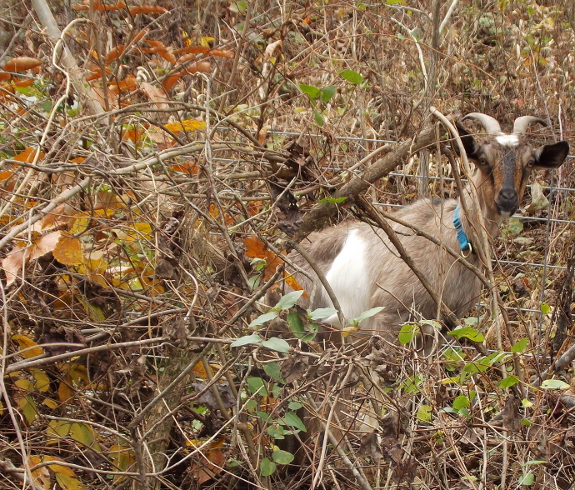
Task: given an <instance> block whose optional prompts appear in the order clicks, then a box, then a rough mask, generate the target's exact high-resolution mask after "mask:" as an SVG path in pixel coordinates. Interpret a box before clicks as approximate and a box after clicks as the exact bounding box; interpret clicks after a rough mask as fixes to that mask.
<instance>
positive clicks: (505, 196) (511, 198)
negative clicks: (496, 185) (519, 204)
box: [499, 189, 517, 202]
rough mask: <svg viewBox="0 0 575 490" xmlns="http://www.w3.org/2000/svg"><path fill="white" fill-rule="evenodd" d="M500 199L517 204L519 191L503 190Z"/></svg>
mask: <svg viewBox="0 0 575 490" xmlns="http://www.w3.org/2000/svg"><path fill="white" fill-rule="evenodd" d="M499 198H500V199H501V200H503V201H507V202H515V201H517V191H516V190H515V189H501V190H500V191H499Z"/></svg>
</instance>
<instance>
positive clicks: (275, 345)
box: [262, 337, 289, 353]
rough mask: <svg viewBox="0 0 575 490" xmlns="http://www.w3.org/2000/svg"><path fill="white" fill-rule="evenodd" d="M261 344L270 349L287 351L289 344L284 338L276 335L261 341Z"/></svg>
mask: <svg viewBox="0 0 575 490" xmlns="http://www.w3.org/2000/svg"><path fill="white" fill-rule="evenodd" d="M262 346H264V347H266V348H267V349H270V350H275V351H276V352H284V353H287V352H289V344H288V343H287V342H286V341H285V340H284V339H279V338H277V337H272V338H271V339H269V340H264V341H262Z"/></svg>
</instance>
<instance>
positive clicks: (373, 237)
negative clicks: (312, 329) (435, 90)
mask: <svg viewBox="0 0 575 490" xmlns="http://www.w3.org/2000/svg"><path fill="white" fill-rule="evenodd" d="M464 119H475V120H476V121H478V122H479V123H481V124H482V126H483V127H484V128H485V130H486V133H487V136H486V137H485V139H483V140H477V139H476V137H475V136H473V135H471V134H470V133H469V132H468V131H467V130H466V129H465V128H464V127H463V126H462V125H461V124H460V123H458V124H457V129H458V132H459V134H460V137H461V140H462V143H463V146H464V148H465V152H466V154H467V157H468V158H469V159H470V160H471V161H473V162H474V164H475V167H476V169H475V171H474V174H473V176H472V177H471V179H470V182H469V183H468V184H467V186H466V187H465V188H464V190H463V193H464V195H466V196H467V197H466V199H464V202H465V203H466V204H468V205H472V206H474V205H475V203H474V202H473V200H472V199H471V194H470V187H469V186H474V187H475V188H476V189H477V195H478V201H479V202H478V205H479V211H480V212H481V213H482V215H483V218H484V221H485V227H486V231H487V233H488V234H489V236H490V237H491V238H494V237H496V236H497V234H498V232H499V228H500V226H501V224H502V222H503V221H504V220H505V219H506V218H508V217H510V216H512V215H513V213H515V211H516V210H517V207H518V206H519V203H520V202H521V200H522V198H523V194H524V192H525V187H526V185H527V180H528V178H529V175H530V174H531V172H532V170H533V169H535V168H548V169H551V168H558V167H559V166H561V165H562V164H563V162H564V160H565V158H566V157H567V154H568V152H569V145H568V143H567V142H566V141H561V142H559V143H555V144H550V145H543V146H541V147H539V148H533V147H532V146H530V145H529V143H528V142H527V138H526V135H525V132H526V130H527V128H528V127H529V125H530V124H532V123H540V124H543V125H546V123H545V121H543V120H541V119H538V118H536V117H533V116H523V117H519V118H517V119H516V121H515V123H514V127H513V132H512V134H505V133H503V132H502V131H501V127H500V125H499V123H498V122H497V120H496V119H494V118H493V117H491V116H488V115H486V114H482V113H472V114H468V115H467V116H465V117H464V118H463V119H462V121H463V120H464ZM460 208H461V204H460V199H457V200H453V199H450V200H445V201H440V200H430V199H422V200H419V201H416V202H415V203H413V204H411V205H409V206H407V207H405V208H403V209H402V210H400V211H398V212H396V213H395V214H394V216H395V217H397V218H400V219H401V220H403V221H404V222H408V223H410V224H412V225H414V227H417V228H419V229H421V230H423V231H424V232H426V233H427V234H429V235H433V236H435V237H437V238H439V239H440V240H441V243H443V244H445V245H446V246H447V247H450V248H451V249H455V250H461V253H462V255H464V256H466V258H467V260H468V261H469V262H470V263H471V264H473V265H475V266H476V267H480V260H479V258H478V256H477V255H476V254H475V253H473V249H472V246H471V244H470V243H469V241H468V240H469V239H468V237H469V236H471V234H470V231H471V229H472V223H470V222H469V221H468V217H467V214H466V213H463V212H461V211H460ZM454 223H455V224H454ZM390 224H391V225H392V228H393V229H394V230H395V232H396V234H397V236H398V237H399V239H400V241H401V244H402V245H403V247H404V249H405V250H406V252H407V254H408V255H409V256H410V257H411V258H412V259H413V262H414V264H415V266H416V267H417V269H419V271H421V272H422V273H423V275H424V276H425V277H426V279H427V281H428V283H429V284H430V285H431V286H432V288H433V289H434V290H435V291H436V292H438V293H439V295H440V297H441V299H442V301H443V302H444V304H445V305H446V306H447V308H449V310H451V311H452V312H453V313H454V314H455V315H456V316H457V317H459V318H461V317H462V316H464V315H465V314H466V313H468V312H469V310H470V309H471V308H472V307H473V305H474V304H476V303H477V300H478V299H479V296H480V293H481V282H480V280H479V279H478V277H477V275H476V274H475V273H474V272H472V271H471V270H470V269H469V268H467V267H465V266H464V265H462V264H461V262H460V260H459V258H456V257H454V256H453V255H452V254H449V253H448V252H447V251H446V250H445V247H442V246H441V245H437V244H435V243H433V242H432V241H430V240H428V239H427V238H425V237H423V236H418V235H417V234H416V233H415V232H414V231H413V230H412V229H410V228H407V227H405V226H402V225H400V224H397V223H395V222H390ZM300 246H301V247H302V248H303V249H304V250H305V251H306V252H307V254H309V256H310V257H311V258H312V259H313V261H314V262H315V265H316V266H317V268H319V270H320V271H321V272H322V273H323V275H324V276H325V279H326V280H327V282H328V283H329V285H330V286H331V288H332V290H333V292H334V293H335V296H336V298H337V300H338V302H339V304H340V306H341V310H342V311H341V313H342V314H343V316H344V317H345V318H347V319H354V318H357V317H358V316H359V315H360V314H361V313H362V312H364V311H367V310H369V309H370V308H374V307H378V306H383V307H384V309H383V310H382V311H381V312H379V313H377V314H376V315H375V316H373V317H372V318H369V319H365V320H363V321H362V322H361V324H360V325H359V326H360V332H362V333H363V334H366V333H368V332H372V333H377V334H379V335H381V336H382V337H384V338H386V339H387V340H391V341H395V340H396V339H397V333H398V332H399V330H400V328H401V326H402V325H403V324H405V323H406V322H410V321H413V320H418V319H436V318H437V313H438V307H437V303H436V301H434V300H433V299H432V297H431V296H430V294H429V293H428V292H427V290H426V289H425V288H424V287H423V285H422V284H421V282H420V281H419V279H418V278H417V277H416V275H415V274H414V272H413V271H412V269H411V268H410V267H409V266H408V265H407V264H406V263H405V261H404V260H403V259H402V258H401V257H399V255H398V253H397V251H396V249H395V247H394V246H393V245H392V244H391V242H390V240H389V239H388V237H387V235H386V234H385V233H383V232H382V231H381V230H379V229H374V227H372V226H371V225H369V224H367V223H364V222H358V221H346V222H343V223H341V224H339V225H337V226H335V227H331V228H328V229H325V230H323V231H321V232H316V233H312V234H310V235H309V237H308V239H307V240H304V241H303V242H302V243H301V244H300ZM290 258H291V259H292V261H293V263H295V265H297V266H298V267H299V268H300V271H299V272H296V273H295V278H296V280H297V281H298V283H299V284H300V285H301V286H302V287H303V288H304V289H305V290H306V292H307V293H308V295H309V299H307V300H301V301H302V302H303V303H304V304H302V305H301V306H303V307H309V308H311V309H315V308H321V307H331V306H333V305H332V301H331V300H330V298H329V295H328V294H327V292H326V290H325V288H324V287H323V286H322V285H321V282H320V280H319V278H318V276H317V274H315V272H314V271H313V270H312V267H311V266H310V265H309V263H308V262H307V261H306V260H305V259H304V258H303V257H302V256H301V255H299V254H297V253H295V252H293V253H292V254H291V257H290ZM439 320H445V318H439ZM324 322H325V323H328V324H331V325H332V326H336V327H338V328H339V327H341V325H340V321H339V320H338V317H337V315H332V316H331V317H329V318H327V319H326V320H325V321H324Z"/></svg>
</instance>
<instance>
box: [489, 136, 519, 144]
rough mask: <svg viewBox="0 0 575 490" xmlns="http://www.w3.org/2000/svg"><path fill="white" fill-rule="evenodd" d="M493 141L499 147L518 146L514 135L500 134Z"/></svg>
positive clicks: (517, 140) (517, 138) (516, 137)
mask: <svg viewBox="0 0 575 490" xmlns="http://www.w3.org/2000/svg"><path fill="white" fill-rule="evenodd" d="M495 141H497V143H499V144H500V145H501V146H517V145H518V144H519V136H517V135H516V134H502V135H500V136H497V138H495Z"/></svg>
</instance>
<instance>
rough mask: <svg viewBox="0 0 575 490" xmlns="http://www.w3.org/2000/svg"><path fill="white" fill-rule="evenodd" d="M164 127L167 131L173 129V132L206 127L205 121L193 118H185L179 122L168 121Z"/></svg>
mask: <svg viewBox="0 0 575 490" xmlns="http://www.w3.org/2000/svg"><path fill="white" fill-rule="evenodd" d="M165 127H166V129H167V130H168V131H173V132H174V133H177V132H180V131H198V130H199V129H204V128H205V127H206V123H205V122H204V121H197V120H195V119H186V120H185V121H181V122H173V123H168V124H166V126H165Z"/></svg>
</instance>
